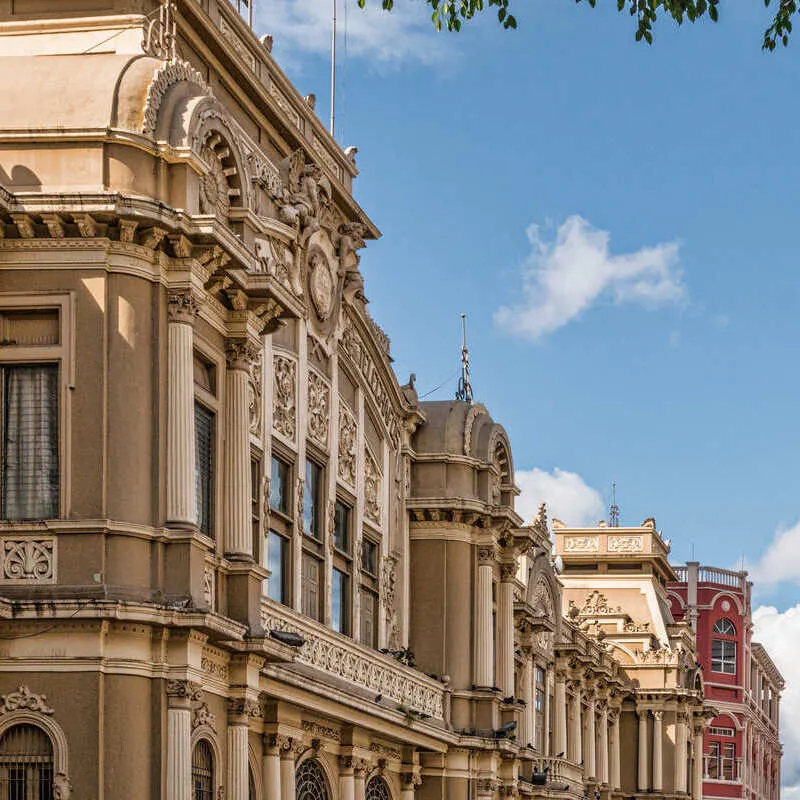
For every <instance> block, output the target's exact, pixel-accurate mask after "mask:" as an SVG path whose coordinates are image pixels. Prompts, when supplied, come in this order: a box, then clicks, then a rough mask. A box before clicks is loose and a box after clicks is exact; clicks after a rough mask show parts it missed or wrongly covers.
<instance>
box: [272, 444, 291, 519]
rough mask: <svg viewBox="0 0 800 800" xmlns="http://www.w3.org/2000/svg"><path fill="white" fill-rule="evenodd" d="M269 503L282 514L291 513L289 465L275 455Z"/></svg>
mask: <svg viewBox="0 0 800 800" xmlns="http://www.w3.org/2000/svg"><path fill="white" fill-rule="evenodd" d="M269 504H270V506H272V508H274V509H276V510H277V511H280V512H281V513H282V514H288V513H289V465H288V464H287V463H286V462H284V461H281V460H280V459H279V458H275V457H274V456H273V458H272V472H271V475H270V483H269Z"/></svg>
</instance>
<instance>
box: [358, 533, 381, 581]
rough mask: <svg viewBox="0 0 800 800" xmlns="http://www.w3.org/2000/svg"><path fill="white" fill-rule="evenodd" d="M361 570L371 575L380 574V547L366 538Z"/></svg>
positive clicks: (363, 545)
mask: <svg viewBox="0 0 800 800" xmlns="http://www.w3.org/2000/svg"><path fill="white" fill-rule="evenodd" d="M361 569H363V570H364V572H368V573H369V574H370V575H377V574H378V572H377V569H378V545H377V544H376V543H375V542H373V541H372V540H371V539H367V537H366V536H365V537H364V539H363V542H362V546H361Z"/></svg>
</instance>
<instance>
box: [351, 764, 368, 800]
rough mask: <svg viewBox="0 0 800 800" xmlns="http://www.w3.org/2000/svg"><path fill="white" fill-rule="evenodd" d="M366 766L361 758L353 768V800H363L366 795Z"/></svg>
mask: <svg viewBox="0 0 800 800" xmlns="http://www.w3.org/2000/svg"><path fill="white" fill-rule="evenodd" d="M367 767H368V764H367V762H366V761H364V759H363V758H359V759H358V761H357V762H356V763H355V765H354V768H353V798H354V800H364V796H365V794H366V777H367Z"/></svg>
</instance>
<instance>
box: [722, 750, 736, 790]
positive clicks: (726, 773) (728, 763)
mask: <svg viewBox="0 0 800 800" xmlns="http://www.w3.org/2000/svg"><path fill="white" fill-rule="evenodd" d="M721 766H722V769H721V772H722V780H724V781H732V780H735V767H736V746H735V745H734V744H733V743H732V742H731V743H729V744H723V745H722V765H721Z"/></svg>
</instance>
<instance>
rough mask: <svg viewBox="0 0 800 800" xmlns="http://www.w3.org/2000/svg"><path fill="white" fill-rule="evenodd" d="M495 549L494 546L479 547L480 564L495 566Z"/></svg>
mask: <svg viewBox="0 0 800 800" xmlns="http://www.w3.org/2000/svg"><path fill="white" fill-rule="evenodd" d="M494 560H495V548H494V545H481V546H479V547H478V563H479V564H494Z"/></svg>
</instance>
